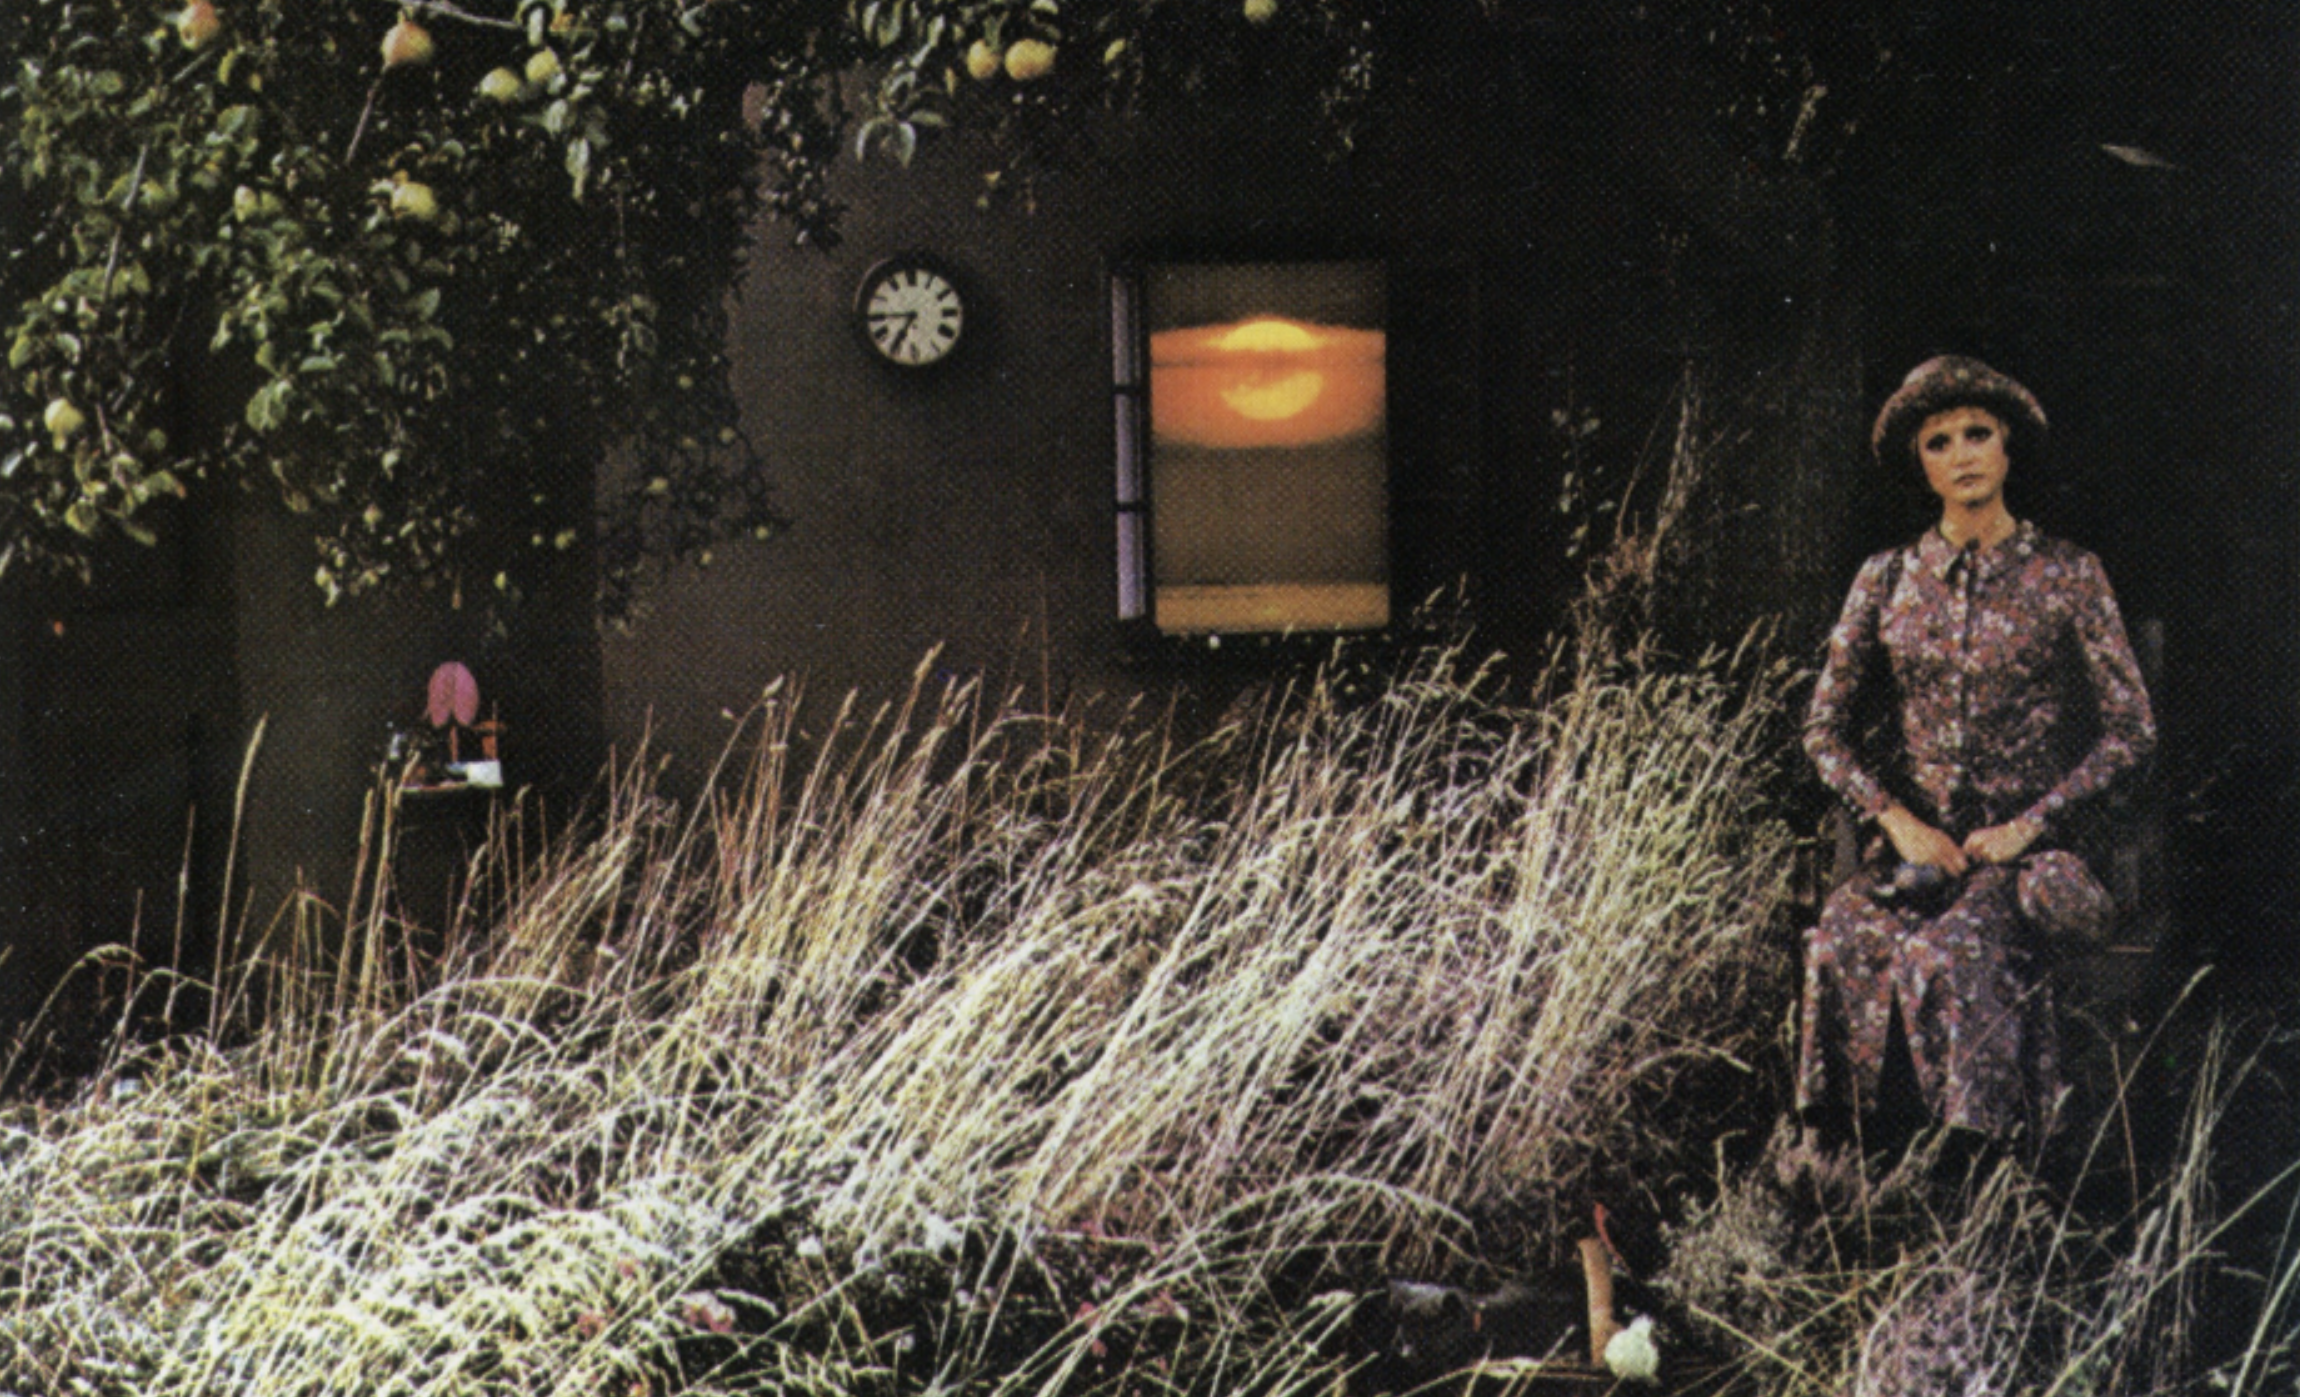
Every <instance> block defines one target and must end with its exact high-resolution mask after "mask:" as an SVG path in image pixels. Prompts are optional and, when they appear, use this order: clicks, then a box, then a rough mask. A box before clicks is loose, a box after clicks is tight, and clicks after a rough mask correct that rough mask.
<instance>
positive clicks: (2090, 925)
mask: <svg viewBox="0 0 2300 1397" xmlns="http://www.w3.org/2000/svg"><path fill="white" fill-rule="evenodd" d="M2015 891H2016V894H2017V895H2018V897H2019V899H2020V913H2021V916H2022V917H2024V918H2026V919H2027V920H2028V924H2029V925H2030V926H2031V927H2034V928H2035V929H2036V930H2037V932H2038V933H2039V934H2041V935H2042V936H2043V937H2044V938H2045V939H2046V940H2047V941H2050V942H2053V943H2056V944H2060V945H2075V946H2080V947H2086V948H2090V947H2097V946H2101V945H2104V944H2106V942H2107V941H2108V934H2109V932H2110V931H2112V930H2114V929H2115V926H2116V899H2114V898H2112V897H2110V896H2109V895H2108V889H2107V888H2104V887H2102V886H2101V883H2100V880H2099V879H2098V878H2095V877H2094V876H2093V874H2092V869H2091V868H2090V867H2089V866H2088V865H2087V864H2086V863H2085V861H2084V860H2083V859H2081V858H2079V857H2077V856H2076V855H2075V854H2073V853H2070V852H2069V851H2068V850H2066V849H2047V850H2044V851H2043V852H2041V853H2034V854H2029V855H2026V856H2025V857H2023V858H2022V859H2021V861H2020V879H2019V881H2018V883H2017V884H2016V885H2015Z"/></svg>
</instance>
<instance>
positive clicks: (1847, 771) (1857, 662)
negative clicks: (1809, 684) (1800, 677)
mask: <svg viewBox="0 0 2300 1397" xmlns="http://www.w3.org/2000/svg"><path fill="white" fill-rule="evenodd" d="M1892 560H1893V555H1892V554H1890V553H1880V554H1878V555H1877V556H1875V557H1873V558H1871V559H1869V560H1868V562H1867V563H1865V564H1863V565H1862V567H1861V571H1860V574H1859V575H1858V576H1856V577H1855V578H1854V579H1853V587H1852V590H1851V591H1850V592H1849V593H1848V594H1847V595H1846V597H1845V609H1844V611H1843V612H1842V613H1841V614H1840V615H1839V616H1838V617H1837V624H1836V627H1835V629H1833V630H1832V631H1830V632H1829V653H1828V657H1827V658H1826V659H1825V660H1824V661H1823V662H1822V665H1821V677H1820V679H1819V680H1818V681H1817V682H1816V683H1815V684H1814V685H1813V701H1812V703H1811V704H1810V705H1809V706H1808V707H1807V708H1806V710H1805V753H1806V755H1807V756H1809V757H1811V758H1812V760H1813V767H1814V769H1815V770H1816V771H1818V772H1819V773H1820V776H1821V780H1822V781H1823V782H1824V783H1825V784H1826V785H1827V786H1828V787H1829V789H1831V790H1833V791H1835V792H1836V793H1837V794H1838V795H1839V796H1841V797H1843V798H1844V800H1845V801H1846V803H1847V804H1849V805H1851V806H1852V807H1853V808H1854V809H1855V810H1858V811H1860V812H1861V813H1862V814H1863V815H1869V816H1874V815H1879V814H1882V813H1883V812H1884V811H1885V809H1886V808H1887V807H1888V806H1890V805H1891V804H1892V803H1893V798H1892V796H1891V795H1890V794H1888V793H1887V792H1886V790H1885V787H1884V784H1883V783H1882V782H1880V781H1879V780H1878V779H1877V777H1876V775H1875V774H1874V773H1872V772H1871V771H1870V770H1869V769H1868V768H1867V767H1866V766H1864V765H1862V762H1861V755H1860V751H1859V748H1858V746H1857V744H1856V742H1855V736H1856V734H1855V732H1854V723H1855V712H1856V709H1857V707H1858V702H1859V699H1860V696H1861V688H1862V685H1863V684H1865V683H1867V682H1869V681H1870V679H1871V677H1872V676H1873V675H1875V674H1876V673H1877V672H1878V668H1879V664H1880V660H1879V648H1878V647H1879V646H1880V645H1881V644H1882V642H1881V640H1880V638H1879V636H1878V626H1877V617H1878V613H1879V612H1880V611H1881V610H1882V609H1883V606H1884V602H1885V592H1886V591H1887V589H1888V588H1889V587H1890V586H1891V579H1892V574H1893V573H1894V572H1896V571H1897V569H1896V568H1894V567H1893V566H1892Z"/></svg>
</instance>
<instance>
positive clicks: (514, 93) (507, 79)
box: [479, 68, 527, 102]
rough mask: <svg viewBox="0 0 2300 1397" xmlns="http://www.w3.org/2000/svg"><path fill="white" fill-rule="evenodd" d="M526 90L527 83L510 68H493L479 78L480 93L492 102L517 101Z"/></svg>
mask: <svg viewBox="0 0 2300 1397" xmlns="http://www.w3.org/2000/svg"><path fill="white" fill-rule="evenodd" d="M526 90H527V84H526V83H525V82H523V81H521V80H520V77H519V75H518V74H517V73H514V72H512V71H511V70H510V69H509V68H495V69H491V70H489V72H488V74H487V76H486V77H484V78H481V79H480V80H479V95H480V96H482V97H485V98H486V99H487V100H489V101H491V102H516V101H518V100H519V96H520V94H521V93H523V92H525V91H526Z"/></svg>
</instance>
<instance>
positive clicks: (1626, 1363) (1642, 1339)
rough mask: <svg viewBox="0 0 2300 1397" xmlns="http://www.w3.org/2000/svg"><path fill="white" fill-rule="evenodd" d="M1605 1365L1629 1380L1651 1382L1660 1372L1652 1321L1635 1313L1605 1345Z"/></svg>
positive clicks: (1614, 1373) (1659, 1352)
mask: <svg viewBox="0 0 2300 1397" xmlns="http://www.w3.org/2000/svg"><path fill="white" fill-rule="evenodd" d="M1605 1366H1606V1369H1607V1370H1608V1371H1610V1372H1611V1373H1612V1374H1613V1376H1615V1377H1617V1378H1623V1379H1626V1380H1628V1381H1630V1382H1652V1381H1653V1380H1654V1379H1655V1378H1656V1377H1657V1376H1658V1375H1659V1373H1660V1372H1661V1350H1660V1349H1658V1348H1656V1347H1654V1345H1653V1320H1652V1319H1651V1318H1650V1317H1648V1316H1646V1315H1639V1316H1638V1317H1637V1318H1635V1319H1633V1320H1631V1321H1630V1322H1629V1327H1628V1328H1627V1329H1624V1330H1622V1331H1621V1332H1620V1333H1618V1334H1616V1335H1614V1336H1613V1337H1612V1338H1611V1339H1609V1340H1607V1341H1606V1344H1605Z"/></svg>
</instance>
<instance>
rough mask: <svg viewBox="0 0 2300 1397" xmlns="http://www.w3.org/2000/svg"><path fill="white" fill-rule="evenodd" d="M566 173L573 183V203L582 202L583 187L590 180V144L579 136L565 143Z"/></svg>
mask: <svg viewBox="0 0 2300 1397" xmlns="http://www.w3.org/2000/svg"><path fill="white" fill-rule="evenodd" d="M567 173H568V175H569V176H570V177H571V178H573V179H574V181H575V202H577V203H581V202H583V186H584V185H586V184H588V183H590V180H591V143H590V142H589V141H587V140H585V139H584V138H582V137H581V136H578V137H576V138H575V139H574V140H572V141H569V142H568V143H567Z"/></svg>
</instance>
